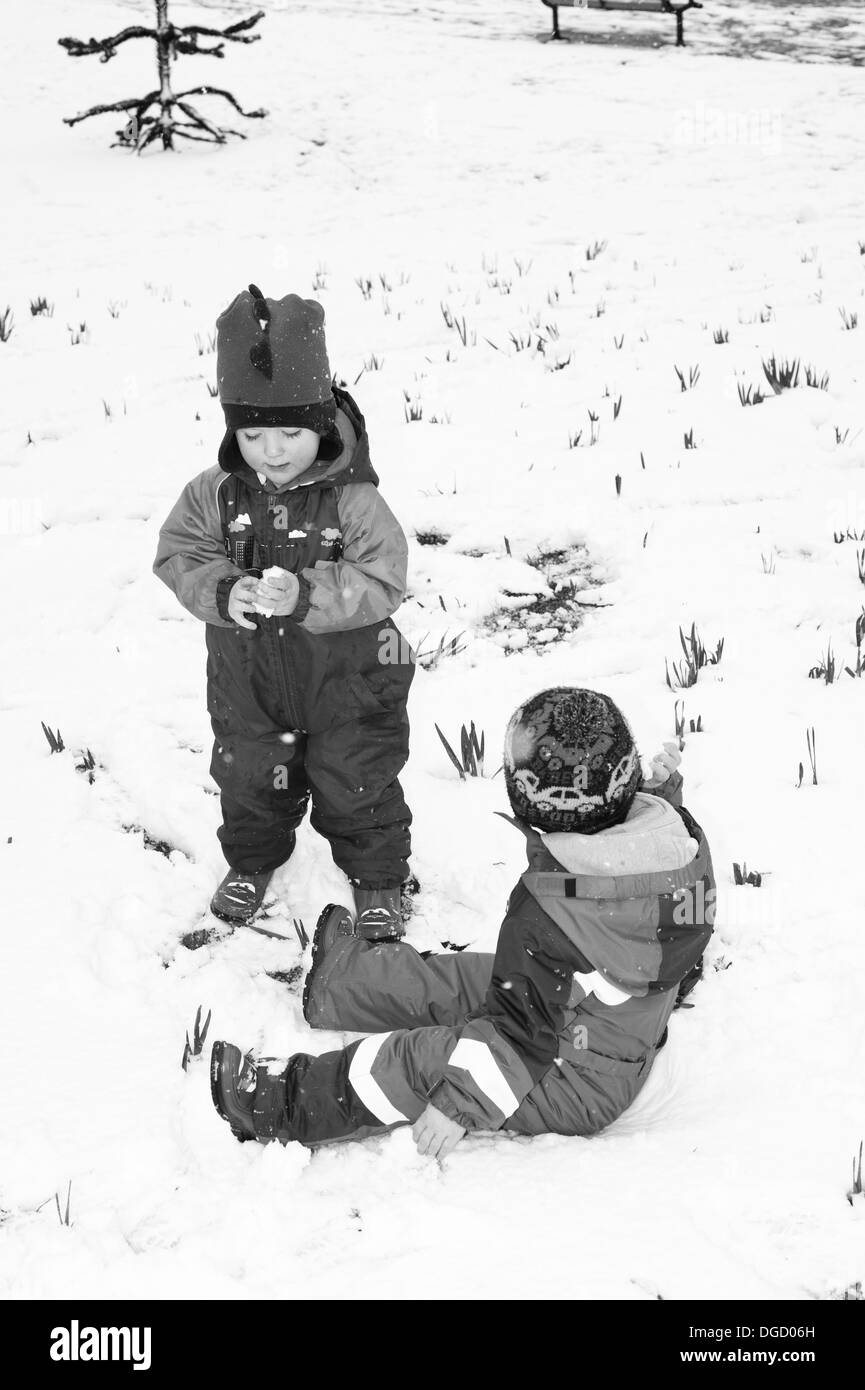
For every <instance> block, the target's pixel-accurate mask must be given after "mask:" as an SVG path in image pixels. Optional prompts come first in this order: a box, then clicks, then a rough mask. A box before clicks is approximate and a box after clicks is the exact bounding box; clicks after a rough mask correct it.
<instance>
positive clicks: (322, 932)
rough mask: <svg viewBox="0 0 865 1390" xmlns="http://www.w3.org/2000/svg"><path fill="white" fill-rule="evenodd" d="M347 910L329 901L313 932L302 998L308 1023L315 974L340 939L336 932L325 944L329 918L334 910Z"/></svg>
mask: <svg viewBox="0 0 865 1390" xmlns="http://www.w3.org/2000/svg"><path fill="white" fill-rule="evenodd" d="M345 911H347V909H346V908H342V907H340V906H339V905H338V904H337V903H328V904H327V906H326V907H323V908H322V910H321V912H320V913H319V916H318V921H317V922H316V924H315V930H314V931H313V933H312V961H311V962H310V967H309V970H308V972H307V976H306V980H305V982H304V986H303V996H302V999H301V1009H302V1012H303V1016H304V1018H305V1019H306V1021H307V1023H309V1016H308V1014H307V1007H308V1005H309V996H310V992H311V990H312V984H313V980H314V979H315V976H316V974H317V973H318V969H319V966H320V965H321V964H322V962H323V961H324V959H325V958H326V957H327V956H328V955H329V954H330V949H331V947H332V946H333V944H334V942H335V941H338V940H339V937H338V936H337V935H336V934H334V935H332V936H331V937H330V938H329V939H328V940H327V942H326V944H325V938H326V937H327V931H326V927H327V921H328V918H329V917H330V915H331V913H332V912H345Z"/></svg>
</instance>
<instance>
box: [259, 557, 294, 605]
mask: <svg viewBox="0 0 865 1390" xmlns="http://www.w3.org/2000/svg"><path fill="white" fill-rule="evenodd" d="M288 573H289V571H288V570H284V569H283V568H282V567H281V565H270V566H269V567H268V568H267V569H266V570H263V571H262V575H261V577H262V579H266V580H267V581H268V583H270V584H273V585H274V586H275V587H276V588H280V587H281V585H282V577H283V575H287V574H288ZM255 611H256V613H260V614H261V615H262V617H264V618H272V617H273V609H272V608H268V606H267V604H266V603H256V605H255Z"/></svg>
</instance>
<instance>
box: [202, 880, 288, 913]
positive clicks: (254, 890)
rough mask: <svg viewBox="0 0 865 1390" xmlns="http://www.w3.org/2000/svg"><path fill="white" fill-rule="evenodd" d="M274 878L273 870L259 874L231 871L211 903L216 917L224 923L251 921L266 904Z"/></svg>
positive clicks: (211, 908)
mask: <svg viewBox="0 0 865 1390" xmlns="http://www.w3.org/2000/svg"><path fill="white" fill-rule="evenodd" d="M272 878H273V869H262V870H261V872H260V873H257V874H246V873H243V872H242V871H241V870H240V869H229V871H228V873H227V874H226V875H225V878H224V879H223V880H222V882H221V883H220V885H219V887H218V888H217V890H216V892H215V893H214V895H213V897H212V899H211V902H210V910H211V912H212V913H213V915H214V917H219V918H220V919H221V920H222V921H223V922H249V921H251V919H252V918H253V917H254V916H255V914H256V912H257V911H258V909H259V908H260V907H261V904H262V903H263V902H264V895H265V893H266V892H267V885H268V884H269V883H270V880H271V879H272Z"/></svg>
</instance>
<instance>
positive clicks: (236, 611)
mask: <svg viewBox="0 0 865 1390" xmlns="http://www.w3.org/2000/svg"><path fill="white" fill-rule="evenodd" d="M257 588H258V580H257V579H256V577H255V575H254V574H245V575H243V576H242V578H240V579H238V581H237V583H236V584H235V585H234V586H233V587H232V589H231V590H230V592H229V595H228V616H229V617H230V618H231V619H232V620H233V621H234V622H236V623H237V624H238V625H239V626H240V627H248V628H251V629H252V631H253V632H255V631H257V629H256V626H255V623H251V622H250V621H249V619H248V618H245V617H244V614H245V613H254V612H255V591H256V589H257Z"/></svg>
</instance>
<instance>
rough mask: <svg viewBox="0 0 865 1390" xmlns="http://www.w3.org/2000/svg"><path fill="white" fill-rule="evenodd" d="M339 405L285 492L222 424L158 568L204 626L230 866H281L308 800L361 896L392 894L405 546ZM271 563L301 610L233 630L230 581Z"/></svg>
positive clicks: (399, 860)
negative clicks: (329, 436) (292, 581)
mask: <svg viewBox="0 0 865 1390" xmlns="http://www.w3.org/2000/svg"><path fill="white" fill-rule="evenodd" d="M334 396H335V397H336V401H337V406H338V407H339V409H338V411H337V428H338V431H339V436H340V440H341V445H342V447H341V449H340V451H339V454H338V457H337V458H335V459H333V458H331V459H322V460H321V461H316V462H315V463H313V465H312V466H311V467H310V468H309V469H308V470H307V471H306V472H305V473H304V474H302V475H301V477H300V479H299V480H298V481H297V482H296V483H295V484H294V485H293V486H291V487H290V488H289V489H287V490H285V491H282V492H279V491H277V490H276V488H275V487H274V485H273V484H272V483H270V482H264V483H262V482H261V481H260V479H259V476H258V474H256V473H255V472H253V470H252V469H251V468H249V467H248V465H247V464H246V463H245V462H244V461H243V458H242V456H241V454H240V450H239V448H238V445H237V440H236V438H235V433H234V431H233V430H231V429H229V430H228V432H227V433H226V436H225V438H224V440H223V442H222V445H221V447H220V450H219V464H218V466H216V467H214V468H210V469H208V470H207V471H206V472H204V473H201V474H199V476H198V477H197V478H194V479H193V480H192V482H190V483H189V484H188V485H187V487H186V488H185V489H184V491H183V493H182V494H181V497H180V499H179V500H178V502H177V504H176V505H175V507H174V508H173V510H172V512H171V513H170V515H169V517H168V519H167V520H166V522H165V524H164V526H163V527H162V529H161V531H160V535H159V548H158V551H157V555H156V561H155V563H154V571H155V573H156V574H157V575H158V576H159V578H160V579H162V580H163V581H164V582H165V583H166V584H167V585H168V586H169V588H171V589H173V591H174V593H175V594H176V595H177V597H178V599H179V600H180V602H181V603H182V604H183V606H184V607H185V608H187V609H189V611H190V612H191V613H194V614H195V616H196V617H197V618H201V619H202V620H203V621H204V622H205V623H206V624H207V628H206V638H207V706H208V711H209V713H210V717H211V723H212V726H213V732H214V735H215V743H214V749H213V760H212V763H211V773H212V775H213V777H214V779H215V780H216V782H217V784H218V786H219V788H220V791H221V794H222V813H223V825H222V827H221V828H220V830H219V838H220V841H221V843H222V847H223V851H224V853H225V857H226V859H227V860H228V863H229V865H230V866H231V867H232V868H234V869H238V870H239V871H241V872H245V873H253V872H258V871H261V870H268V869H275V868H277V867H278V866H279V865H280V864H282V863H284V861H285V860H286V859H287V858H288V857H289V855H290V854H291V852H292V849H293V847H294V832H295V830H296V828H297V826H298V825H299V823H300V821H301V820H302V819H303V816H304V814H305V811H306V807H307V803H308V799H309V796H310V793H311V794H312V825H313V827H314V828H315V829H316V830H317V831H319V832H320V833H321V834H322V835H324V836H325V837H326V838H327V839H328V840H329V841H330V845H331V849H332V852H333V857H334V859H335V860H336V862H337V864H338V865H339V867H340V868H341V869H342V870H343V871H344V872H345V873H346V874H347V875H348V877H349V878H351V879H352V880H353V881H354V882H356V883H360V884H361V885H362V886H363V887H368V888H394V887H397V886H398V885H399V884H401V883H402V882H403V881H404V880H405V878H406V877H407V875H408V856H409V852H410V836H409V826H410V824H411V815H410V813H409V810H408V807H407V806H406V803H405V798H404V797H403V794H402V789H401V788H400V784H399V782H398V780H397V777H398V773H399V771H400V769H401V768H402V767H403V765H404V763H405V761H406V758H407V756H408V717H407V714H406V700H407V697H408V690H409V686H410V684H411V680H412V676H413V674H414V667H413V664H412V654H411V652H410V649H409V647H408V644H407V643H405V642H404V641H403V640H402V639H401V638H400V636H399V633H398V632H397V629H396V628H395V627H394V625H393V623H391V622H390V614H391V613H393V612H394V610H395V609H396V608H397V607H398V606H399V604H400V602H401V601H402V598H403V595H404V593H405V583H406V563H407V554H408V547H407V544H406V539H405V536H404V534H403V532H402V530H401V528H400V526H399V523H398V522H397V520H396V518H395V517H394V516H393V513H392V512H391V511H390V509H389V508H388V506H387V504H386V503H385V502H384V501H383V499H382V498H381V496H380V495H379V492H378V488H377V484H378V477H377V476H376V473H375V470H374V469H373V467H372V463H371V461H370V456H369V444H368V440H367V435H366V429H365V425H364V419H363V416H362V415H361V413H360V411H359V410H358V408H357V406H356V404H355V402H354V401H353V400H352V398H351V396H349V395H348V393H347V392H344V391H340V390H339V389H337V388H334ZM330 452H332V450H331V451H330ZM273 565H278V566H280V567H281V568H282V569H286V570H290V571H291V572H292V573H294V574H296V575H297V576H298V577H299V580H300V596H299V599H298V603H297V607H296V608H295V611H294V613H293V614H292V615H291V616H290V617H264V616H256V618H255V621H256V631H255V632H252V631H249V630H248V629H246V628H242V627H240V626H239V625H237V624H236V623H234V622H233V621H232V620H231V618H230V617H229V614H228V607H227V604H228V595H229V593H230V590H231V588H232V586H233V585H234V584H235V583H236V581H237V580H238V579H239V578H240V577H241V575H243V574H245V573H250V572H252V573H255V574H260V573H261V571H262V570H263V569H265V568H267V567H269V566H273ZM250 616H251V615H250Z"/></svg>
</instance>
